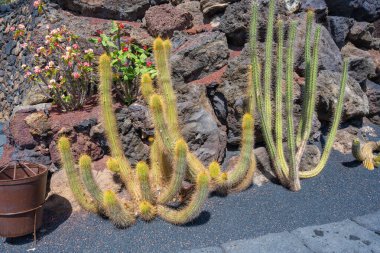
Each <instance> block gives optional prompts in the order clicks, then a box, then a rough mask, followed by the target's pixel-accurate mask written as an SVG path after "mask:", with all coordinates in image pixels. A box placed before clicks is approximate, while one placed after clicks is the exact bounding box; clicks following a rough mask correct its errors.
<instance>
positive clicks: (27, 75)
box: [24, 71, 32, 78]
mask: <svg viewBox="0 0 380 253" xmlns="http://www.w3.org/2000/svg"><path fill="white" fill-rule="evenodd" d="M31 75H32V72H30V71H28V72H26V73H25V75H24V77H25V78H28V77H29V76H31Z"/></svg>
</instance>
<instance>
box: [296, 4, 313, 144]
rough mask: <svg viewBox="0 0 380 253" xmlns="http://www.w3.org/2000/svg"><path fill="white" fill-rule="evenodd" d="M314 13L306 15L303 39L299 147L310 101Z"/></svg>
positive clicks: (310, 11) (309, 12)
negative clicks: (304, 66) (303, 65)
mask: <svg viewBox="0 0 380 253" xmlns="http://www.w3.org/2000/svg"><path fill="white" fill-rule="evenodd" d="M314 16H315V14H314V11H312V10H309V11H308V12H307V15H306V38H305V64H306V68H305V89H304V94H303V103H302V117H301V119H300V123H299V129H298V132H297V146H299V145H300V143H301V140H302V138H303V137H304V135H305V130H306V129H305V123H306V117H307V111H308V110H309V109H308V107H309V106H310V101H311V97H310V96H311V95H312V92H311V86H312V84H311V80H312V62H311V34H312V25H313V21H314Z"/></svg>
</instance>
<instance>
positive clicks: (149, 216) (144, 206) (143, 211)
mask: <svg viewBox="0 0 380 253" xmlns="http://www.w3.org/2000/svg"><path fill="white" fill-rule="evenodd" d="M139 213H140V217H141V218H142V219H144V220H145V221H151V220H153V219H154V218H155V217H156V215H157V210H156V208H155V207H154V206H153V205H152V204H151V203H150V202H148V201H141V202H140V203H139Z"/></svg>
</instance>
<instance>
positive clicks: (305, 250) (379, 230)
mask: <svg viewBox="0 0 380 253" xmlns="http://www.w3.org/2000/svg"><path fill="white" fill-rule="evenodd" d="M250 252H252V253H261V252H262V253H272V252H273V253H278V252H281V253H311V252H318V253H324V252H326V253H332V252H335V253H338V252H341V253H350V252H355V253H359V252H363V253H364V252H368V253H370V252H373V253H375V252H380V211H377V212H375V213H372V214H368V215H364V216H359V217H356V218H354V219H350V220H344V221H341V222H334V223H329V224H325V225H320V226H309V227H304V228H298V229H295V230H293V231H290V232H288V231H285V232H281V233H272V234H267V235H264V236H260V237H257V238H254V239H248V240H237V241H232V242H227V243H223V244H221V245H220V246H216V247H208V248H201V249H194V250H187V251H181V253H250Z"/></svg>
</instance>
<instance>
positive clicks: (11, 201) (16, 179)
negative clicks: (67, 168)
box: [0, 162, 48, 237]
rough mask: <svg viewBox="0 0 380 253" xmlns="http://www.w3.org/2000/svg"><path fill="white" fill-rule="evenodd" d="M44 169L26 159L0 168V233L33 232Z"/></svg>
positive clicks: (40, 210) (38, 214)
mask: <svg viewBox="0 0 380 253" xmlns="http://www.w3.org/2000/svg"><path fill="white" fill-rule="evenodd" d="M47 172H48V169H47V168H46V167H45V166H42V165H39V164H33V163H28V162H12V163H9V164H7V165H5V166H3V167H0V236H2V237H18V236H23V235H27V234H31V233H34V235H35V232H36V230H38V229H39V228H40V227H41V226H42V214H43V204H44V202H45V198H46V181H47Z"/></svg>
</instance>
